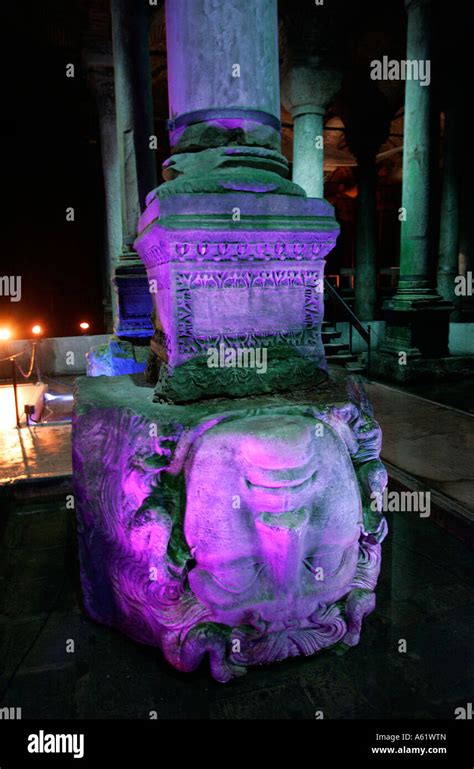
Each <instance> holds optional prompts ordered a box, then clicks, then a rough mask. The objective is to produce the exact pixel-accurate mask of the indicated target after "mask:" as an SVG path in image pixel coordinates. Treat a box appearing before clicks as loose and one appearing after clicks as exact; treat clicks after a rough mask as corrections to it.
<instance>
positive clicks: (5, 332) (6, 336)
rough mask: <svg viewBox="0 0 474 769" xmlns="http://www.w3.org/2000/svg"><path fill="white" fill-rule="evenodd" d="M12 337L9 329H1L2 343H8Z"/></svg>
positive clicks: (0, 337) (0, 338)
mask: <svg viewBox="0 0 474 769" xmlns="http://www.w3.org/2000/svg"><path fill="white" fill-rule="evenodd" d="M11 335H12V332H11V331H10V329H9V328H0V341H2V342H6V341H7V339H10V338H11Z"/></svg>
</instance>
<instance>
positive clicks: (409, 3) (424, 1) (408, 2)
mask: <svg viewBox="0 0 474 769" xmlns="http://www.w3.org/2000/svg"><path fill="white" fill-rule="evenodd" d="M423 5H424V6H425V7H426V8H430V6H431V5H432V0H405V10H406V12H407V13H409V12H410V11H413V10H415V8H417V7H419V6H423Z"/></svg>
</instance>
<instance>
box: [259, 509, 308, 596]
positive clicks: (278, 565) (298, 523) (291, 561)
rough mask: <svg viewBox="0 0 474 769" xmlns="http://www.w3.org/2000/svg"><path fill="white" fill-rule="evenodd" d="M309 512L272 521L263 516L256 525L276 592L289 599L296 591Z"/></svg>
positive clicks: (269, 516)
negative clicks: (280, 592)
mask: <svg viewBox="0 0 474 769" xmlns="http://www.w3.org/2000/svg"><path fill="white" fill-rule="evenodd" d="M308 521H309V512H308V511H307V510H305V509H300V510H294V511H292V512H289V513H286V514H285V515H281V516H278V517H275V516H273V515H271V514H268V513H262V515H261V516H259V518H257V520H256V521H255V525H256V530H257V534H258V537H259V540H260V545H261V548H262V551H263V552H264V553H265V554H266V557H267V562H268V564H269V566H270V570H271V574H272V578H273V582H274V585H275V588H276V590H277V591H279V590H282V591H284V593H285V594H286V595H288V596H290V595H291V594H292V593H296V592H297V591H298V586H299V584H300V572H301V568H302V561H303V552H304V541H305V535H306V530H307V528H308Z"/></svg>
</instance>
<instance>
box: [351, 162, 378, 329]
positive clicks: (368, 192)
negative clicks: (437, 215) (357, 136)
mask: <svg viewBox="0 0 474 769" xmlns="http://www.w3.org/2000/svg"><path fill="white" fill-rule="evenodd" d="M376 183H377V172H376V167H375V156H374V155H370V154H368V155H362V156H359V158H358V164H357V188H358V195H357V225H356V249H355V250H356V263H355V313H356V315H357V317H358V318H359V320H373V319H374V317H375V305H376V302H377V195H376Z"/></svg>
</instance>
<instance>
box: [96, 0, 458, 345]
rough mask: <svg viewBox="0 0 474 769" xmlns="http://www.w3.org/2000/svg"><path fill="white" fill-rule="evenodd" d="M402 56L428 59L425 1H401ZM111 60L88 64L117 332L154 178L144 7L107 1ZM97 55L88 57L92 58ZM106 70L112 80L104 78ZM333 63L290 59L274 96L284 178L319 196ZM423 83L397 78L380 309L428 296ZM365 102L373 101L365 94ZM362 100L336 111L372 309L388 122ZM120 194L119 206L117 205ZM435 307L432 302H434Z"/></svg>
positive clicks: (450, 157)
mask: <svg viewBox="0 0 474 769" xmlns="http://www.w3.org/2000/svg"><path fill="white" fill-rule="evenodd" d="M406 7H407V14H408V32H407V59H409V60H417V61H420V60H431V57H432V8H431V0H408V2H407V3H406ZM111 9H112V36H113V62H112V58H111V57H110V56H109V57H98V58H99V59H101V60H100V61H97V60H95V61H94V62H93V64H92V66H93V68H94V71H95V73H96V88H97V95H98V108H99V118H100V132H101V143H102V157H103V168H104V184H105V195H106V221H107V255H108V259H107V270H106V278H105V279H106V284H107V286H108V290H109V297H108V302H109V305H110V311H111V313H112V315H113V323H114V327H115V330H116V331H117V330H118V331H120V317H119V316H120V307H119V297H118V296H117V293H116V291H114V290H110V286H112V285H113V275H114V274H115V273H116V271H117V268H118V271H119V273H120V272H122V273H123V274H126V273H127V270H129V271H131V274H133V275H135V276H136V274H137V270H138V271H141V269H142V268H141V263H140V261H139V260H138V258H137V257H136V255H135V254H134V253H133V250H132V248H131V246H132V243H133V241H134V239H135V237H136V226H137V222H138V218H139V216H140V213H141V211H142V210H143V208H144V205H145V197H146V195H147V193H148V192H149V191H150V190H152V189H153V188H154V187H156V184H157V178H156V165H155V156H154V152H153V150H152V149H150V144H149V137H150V136H151V135H152V134H153V133H154V126H153V110H152V90H151V73H150V62H149V45H148V31H149V16H148V14H149V8H148V6H147V4H146V3H142V2H139V3H136V2H134V0H111ZM96 59H97V57H96ZM112 77H113V89H111V79H112ZM340 84H341V74H340V72H339V71H338V70H337V69H336V68H334V67H332V66H328V65H327V64H323V65H321V64H320V65H319V67H317V68H315V67H306V66H300V67H294V68H293V69H291V70H290V72H289V74H288V75H287V77H286V79H285V80H284V82H283V84H282V100H283V103H284V104H285V106H286V107H287V109H288V110H289V111H290V112H291V114H292V116H293V120H294V150H293V180H294V181H295V182H296V183H298V184H299V185H300V186H302V187H303V188H304V189H305V191H306V193H307V195H308V196H309V197H323V195H324V149H323V144H322V139H323V121H324V114H325V111H326V108H327V106H328V104H329V103H331V101H332V100H333V98H334V96H335V95H336V93H337V92H338V90H339V88H340ZM431 92H432V88H431V86H423V87H421V86H420V83H419V82H418V81H416V80H407V81H406V83H405V136H404V159H403V197H402V207H403V208H404V209H405V210H406V212H407V215H406V220H402V223H401V249H400V282H399V288H398V291H397V295H396V297H395V298H394V300H393V302H392V304H391V305H390V306H389V307H388V310H389V311H390V312H395V311H397V307H398V309H401V310H403V312H405V311H406V309H407V303H410V302H413V301H415V302H418V304H419V302H420V301H423V302H424V304H425V305H427V303H429V302H431V304H433V302H438V300H439V299H440V295H439V294H438V293H437V291H436V288H435V282H434V281H435V275H434V270H433V264H434V261H433V256H434V254H433V243H432V233H433V227H432V222H431V217H432V214H433V210H434V209H433V151H432V150H433V138H434V133H433V103H432V95H431ZM371 107H373V102H371ZM363 109H364V106H363V105H362V106H361V105H360V104H358V103H357V102H356V104H355V108H354V109H353V110H349V112H348V115H347V116H346V118H345V122H346V136H347V138H348V143H349V146H350V147H351V149H352V151H353V152H354V154H355V155H356V157H357V159H358V172H357V173H358V187H359V197H358V215H357V228H356V307H355V309H356V314H357V315H358V316H359V317H360V318H361V320H371V319H372V318H373V317H374V310H375V303H376V296H377V286H376V199H375V193H376V166H375V157H376V152H377V150H378V147H379V146H380V144H381V143H383V141H384V140H385V138H386V134H388V125H389V124H388V123H387V121H386V119H385V117H384V116H380V119H378V118H377V116H376V115H374V111H373V109H372V110H371V111H372V115H371V123H372V125H374V124H375V125H376V131H375V135H374V136H369V137H367V136H366V135H365V133H364V130H361V127H360V126H358V125H357V115H358V114H360V113H361V110H363ZM457 143H458V124H457V112H456V104H455V103H453V104H452V105H450V107H449V109H448V111H447V118H446V130H445V151H444V184H443V197H442V217H441V232H440V251H439V263H438V290H439V292H440V294H441V295H442V297H444V299H446V300H449V301H452V300H453V296H454V292H453V286H454V277H455V275H457V273H458V263H457V262H458V251H459V237H460V234H459V226H458V221H459V216H458V214H459V172H460V169H459V162H458V153H457V151H456V150H457ZM117 200H120V201H121V208H120V209H119V207H118V206H117ZM439 307H440V306H438V309H439Z"/></svg>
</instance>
